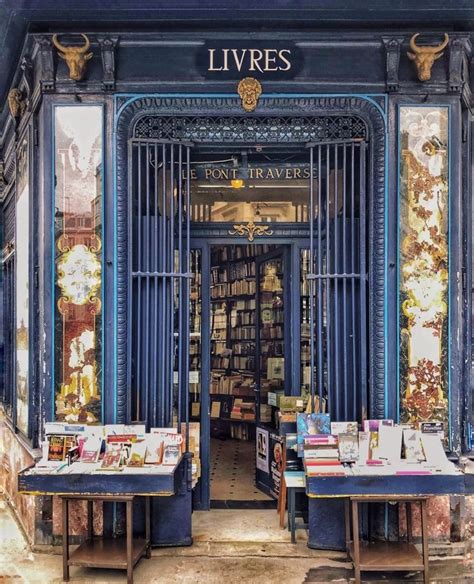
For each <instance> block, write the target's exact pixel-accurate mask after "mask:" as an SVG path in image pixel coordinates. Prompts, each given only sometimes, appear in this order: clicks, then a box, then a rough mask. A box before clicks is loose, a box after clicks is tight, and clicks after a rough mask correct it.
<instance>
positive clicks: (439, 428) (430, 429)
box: [420, 422, 444, 440]
mask: <svg viewBox="0 0 474 584" xmlns="http://www.w3.org/2000/svg"><path fill="white" fill-rule="evenodd" d="M420 430H421V433H422V434H434V435H435V436H439V437H440V438H441V440H444V424H443V422H421V424H420Z"/></svg>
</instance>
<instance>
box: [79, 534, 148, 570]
mask: <svg viewBox="0 0 474 584" xmlns="http://www.w3.org/2000/svg"><path fill="white" fill-rule="evenodd" d="M147 548H148V542H147V540H146V539H141V538H136V539H134V540H133V542H132V565H133V566H135V564H136V563H137V562H138V560H139V559H140V558H141V557H142V556H144V555H145V554H146V551H147ZM68 565H69V566H83V567H85V568H115V569H117V568H118V569H124V570H126V569H127V540H126V538H124V537H118V538H101V537H97V538H94V539H89V540H87V541H85V542H84V543H82V544H81V545H80V546H79V547H78V548H77V549H76V550H74V551H73V552H71V553H70V555H69V560H68Z"/></svg>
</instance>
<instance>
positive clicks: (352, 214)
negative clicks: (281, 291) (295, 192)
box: [308, 140, 368, 421]
mask: <svg viewBox="0 0 474 584" xmlns="http://www.w3.org/2000/svg"><path fill="white" fill-rule="evenodd" d="M308 146H309V156H310V179H309V205H308V207H309V217H310V224H309V239H310V250H309V273H308V280H309V293H310V298H309V310H310V318H309V322H310V360H311V361H310V367H311V372H312V375H311V377H310V390H311V396H312V403H313V402H314V396H315V394H317V395H319V397H320V398H323V397H324V398H326V399H327V411H328V412H330V414H331V419H333V420H346V421H347V420H359V421H360V420H361V419H362V418H363V417H365V416H366V414H367V353H368V350H367V345H368V343H367V324H366V321H367V289H366V288H367V262H366V255H367V249H366V247H367V229H366V224H367V220H366V213H367V208H366V182H365V181H366V178H365V177H366V147H367V145H366V142H364V141H354V140H351V141H348V142H337V143H333V144H329V143H326V144H309V145H308ZM316 390H317V391H316Z"/></svg>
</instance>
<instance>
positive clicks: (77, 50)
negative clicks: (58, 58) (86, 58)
mask: <svg viewBox="0 0 474 584" xmlns="http://www.w3.org/2000/svg"><path fill="white" fill-rule="evenodd" d="M81 36H82V37H83V38H84V39H85V40H86V42H85V44H84V45H83V46H82V47H65V46H64V45H62V44H61V43H60V42H59V40H58V35H57V34H53V44H54V46H55V47H56V48H57V49H58V50H59V51H61V52H62V53H67V52H68V51H71V50H73V51H74V52H75V53H86V52H87V51H88V50H89V48H90V46H91V42H90V40H89V38H88V37H87V35H85V34H83V33H81Z"/></svg>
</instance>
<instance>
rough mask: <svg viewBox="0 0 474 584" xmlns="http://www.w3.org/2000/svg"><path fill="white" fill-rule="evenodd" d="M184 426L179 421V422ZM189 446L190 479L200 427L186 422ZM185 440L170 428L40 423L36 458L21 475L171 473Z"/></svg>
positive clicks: (196, 466) (197, 462)
mask: <svg viewBox="0 0 474 584" xmlns="http://www.w3.org/2000/svg"><path fill="white" fill-rule="evenodd" d="M183 428H184V426H183ZM189 433H190V437H189V450H190V452H191V453H192V454H193V459H194V460H193V462H192V473H193V484H195V483H196V481H197V480H198V478H199V476H200V460H199V456H200V450H199V442H200V432H199V424H198V423H195V422H194V423H190V425H189ZM184 448H185V439H184V436H183V435H182V434H179V433H178V432H177V429H176V428H151V430H150V433H146V432H145V426H144V425H141V424H137V425H132V426H127V425H123V424H111V425H106V426H88V425H85V424H84V425H78V424H77V425H76V424H74V425H69V424H62V423H56V422H55V423H46V424H45V440H44V441H43V444H42V454H43V456H42V458H41V459H40V460H39V461H38V462H37V463H36V465H35V466H33V467H31V468H29V469H28V470H27V471H25V476H28V475H41V474H46V475H47V474H54V475H55V476H58V475H61V476H62V475H76V474H79V475H91V474H94V475H95V474H100V473H103V472H106V473H108V474H110V473H111V472H113V471H116V472H120V474H122V475H126V474H128V473H131V472H140V473H143V474H147V475H148V474H154V473H155V474H168V473H173V472H174V470H175V468H176V467H177V465H178V464H179V462H180V459H181V457H182V455H183V454H184Z"/></svg>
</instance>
